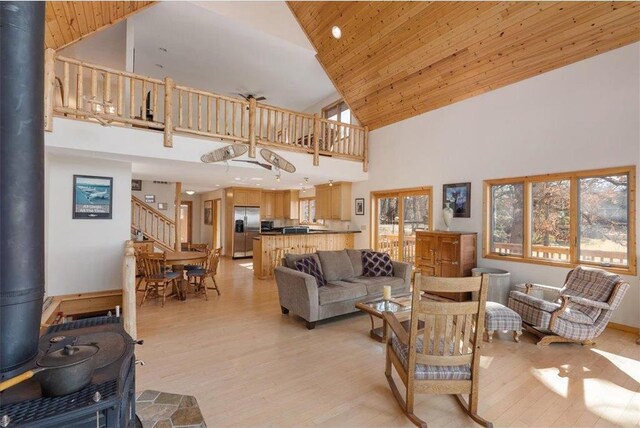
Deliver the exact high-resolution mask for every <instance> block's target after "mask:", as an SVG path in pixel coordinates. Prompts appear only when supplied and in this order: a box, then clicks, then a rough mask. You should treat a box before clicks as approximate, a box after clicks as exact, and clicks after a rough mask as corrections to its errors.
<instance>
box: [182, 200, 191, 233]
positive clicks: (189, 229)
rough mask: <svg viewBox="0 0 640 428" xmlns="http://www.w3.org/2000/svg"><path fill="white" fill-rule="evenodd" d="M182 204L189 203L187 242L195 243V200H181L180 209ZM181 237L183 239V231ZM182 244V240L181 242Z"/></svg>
mask: <svg viewBox="0 0 640 428" xmlns="http://www.w3.org/2000/svg"><path fill="white" fill-rule="evenodd" d="M182 205H187V206H188V207H189V208H188V211H189V214H188V215H187V242H188V243H190V244H191V243H193V201H185V200H182V201H180V209H182ZM180 239H182V233H181V234H180ZM180 244H182V242H181V243H180Z"/></svg>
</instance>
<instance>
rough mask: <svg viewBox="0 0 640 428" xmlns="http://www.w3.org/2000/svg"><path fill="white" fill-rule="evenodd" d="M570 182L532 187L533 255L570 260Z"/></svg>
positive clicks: (548, 183)
mask: <svg viewBox="0 0 640 428" xmlns="http://www.w3.org/2000/svg"><path fill="white" fill-rule="evenodd" d="M570 185H571V182H570V181H569V180H558V181H541V182H534V183H532V184H531V204H532V207H531V209H532V219H531V256H532V257H536V258H542V259H557V260H569V233H570V227H569V225H570V220H569V216H570V213H569V203H570V200H571V192H570Z"/></svg>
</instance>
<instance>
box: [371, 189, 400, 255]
mask: <svg viewBox="0 0 640 428" xmlns="http://www.w3.org/2000/svg"><path fill="white" fill-rule="evenodd" d="M377 208H378V209H377V217H378V218H377V224H376V232H377V235H376V246H375V247H376V250H377V251H382V252H385V253H389V255H390V256H391V258H392V259H394V260H399V259H398V255H399V253H398V242H399V241H398V237H399V234H400V216H399V212H398V210H399V206H398V197H397V196H392V197H386V198H384V197H381V198H378V201H377Z"/></svg>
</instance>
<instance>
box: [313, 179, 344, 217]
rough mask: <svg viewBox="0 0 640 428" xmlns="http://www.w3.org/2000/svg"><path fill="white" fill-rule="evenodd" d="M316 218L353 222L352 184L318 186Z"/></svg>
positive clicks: (339, 183) (342, 182)
mask: <svg viewBox="0 0 640 428" xmlns="http://www.w3.org/2000/svg"><path fill="white" fill-rule="evenodd" d="M316 217H317V218H319V219H323V220H351V183H348V182H345V181H341V182H337V183H333V185H332V186H330V185H328V184H322V185H319V186H316Z"/></svg>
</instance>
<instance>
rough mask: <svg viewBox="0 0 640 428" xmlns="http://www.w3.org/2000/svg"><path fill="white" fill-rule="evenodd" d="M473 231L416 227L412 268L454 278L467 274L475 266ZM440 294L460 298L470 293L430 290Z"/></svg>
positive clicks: (425, 273)
mask: <svg viewBox="0 0 640 428" xmlns="http://www.w3.org/2000/svg"><path fill="white" fill-rule="evenodd" d="M476 243H477V233H475V232H446V231H432V232H428V231H418V232H416V270H419V271H420V272H421V273H422V275H426V276H440V277H449V278H458V277H463V276H471V269H473V268H474V267H476V260H477V251H476ZM433 294H436V295H439V296H441V297H446V298H449V299H453V300H457V301H464V300H469V299H470V297H471V295H470V293H433Z"/></svg>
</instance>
